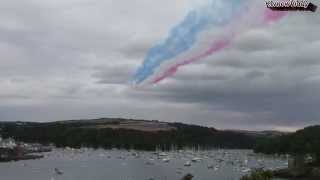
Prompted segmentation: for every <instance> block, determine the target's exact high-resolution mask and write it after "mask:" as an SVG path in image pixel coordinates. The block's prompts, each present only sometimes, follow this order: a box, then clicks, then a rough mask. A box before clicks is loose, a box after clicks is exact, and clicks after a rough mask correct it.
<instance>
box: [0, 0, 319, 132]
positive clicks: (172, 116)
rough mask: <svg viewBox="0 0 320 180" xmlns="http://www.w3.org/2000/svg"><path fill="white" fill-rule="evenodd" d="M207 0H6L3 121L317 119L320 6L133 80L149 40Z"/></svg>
mask: <svg viewBox="0 0 320 180" xmlns="http://www.w3.org/2000/svg"><path fill="white" fill-rule="evenodd" d="M201 1H202V2H203V1H205V0H199V1H196V0H152V1H151V0H104V1H101V0H68V1H66V0H1V2H0V62H1V64H0V121H16V120H20V121H41V122H46V121H55V120H65V119H84V118H100V117H124V118H139V119H157V120H163V121H170V122H172V121H179V122H185V123H193V124H200V125H208V126H213V127H216V128H220V129H236V128H240V129H258V130H260V129H275V130H292V129H296V128H301V127H303V126H307V125H312V124H320V110H319V107H320V58H319V55H320V34H319V33H320V15H319V11H318V12H316V13H305V12H294V13H292V14H291V15H290V16H288V17H286V18H284V19H282V20H281V21H280V22H277V23H275V24H273V25H271V26H270V27H267V28H266V27H265V28H261V29H253V30H251V31H249V32H247V33H245V34H242V35H241V36H239V37H238V38H237V39H236V40H235V41H234V42H233V43H232V45H231V47H229V48H228V49H227V50H225V51H223V52H221V53H219V54H216V55H214V56H211V57H209V58H206V59H204V60H203V61H201V62H198V63H195V64H192V65H189V66H185V67H183V68H181V69H180V71H179V72H178V73H177V74H176V75H175V76H173V77H171V78H170V79H167V80H165V81H162V82H161V83H160V84H158V85H156V86H145V87H140V88H133V87H130V86H129V85H128V81H129V80H130V78H131V77H132V75H133V73H134V72H135V70H136V69H137V68H138V67H139V65H140V64H141V63H142V61H143V59H144V57H145V54H146V52H147V51H148V49H149V48H150V47H152V46H153V45H154V44H155V43H156V42H157V41H158V40H160V39H162V38H163V37H165V36H166V35H167V33H168V32H169V30H170V28H171V27H173V26H174V25H175V24H177V23H178V22H179V21H181V20H182V19H183V18H184V16H185V15H186V14H187V12H188V11H189V10H190V9H192V7H194V6H197V5H198V4H199V3H202V2H201ZM316 2H317V1H316Z"/></svg>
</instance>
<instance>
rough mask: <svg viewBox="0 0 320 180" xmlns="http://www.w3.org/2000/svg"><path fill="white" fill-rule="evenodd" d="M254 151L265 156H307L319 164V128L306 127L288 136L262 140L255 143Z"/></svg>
mask: <svg viewBox="0 0 320 180" xmlns="http://www.w3.org/2000/svg"><path fill="white" fill-rule="evenodd" d="M255 151H256V152H262V153H267V154H292V155H305V154H309V155H313V156H314V157H315V158H317V159H318V160H317V161H318V162H320V161H319V158H320V126H311V127H307V128H304V129H302V130H299V131H297V132H295V133H292V134H288V135H282V136H278V137H274V138H264V139H263V140H261V141H259V142H258V143H257V145H256V147H255Z"/></svg>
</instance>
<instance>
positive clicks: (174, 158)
mask: <svg viewBox="0 0 320 180" xmlns="http://www.w3.org/2000/svg"><path fill="white" fill-rule="evenodd" d="M44 155H45V157H44V158H43V159H39V160H27V161H18V162H8V163H0V176H1V177H0V179H1V180H21V179H28V180H180V179H181V178H182V177H183V176H184V175H185V174H187V173H191V174H193V175H194V180H238V179H239V178H240V177H241V176H243V175H244V174H246V173H249V172H250V171H251V170H253V169H255V168H265V169H277V168H283V167H286V166H287V159H286V158H279V157H271V156H263V155H257V154H254V153H253V152H252V151H250V150H211V151H191V150H185V151H171V152H142V151H125V150H102V149H98V150H93V149H79V150H76V149H71V148H65V149H53V151H52V152H49V153H45V154H44Z"/></svg>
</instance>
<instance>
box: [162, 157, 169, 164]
mask: <svg viewBox="0 0 320 180" xmlns="http://www.w3.org/2000/svg"><path fill="white" fill-rule="evenodd" d="M162 161H163V162H166V163H168V162H170V158H164V159H162Z"/></svg>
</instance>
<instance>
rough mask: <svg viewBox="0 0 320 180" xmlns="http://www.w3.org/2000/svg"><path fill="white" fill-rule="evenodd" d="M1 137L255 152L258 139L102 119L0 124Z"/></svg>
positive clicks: (194, 128)
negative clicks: (231, 149) (237, 149)
mask: <svg viewBox="0 0 320 180" xmlns="http://www.w3.org/2000/svg"><path fill="white" fill-rule="evenodd" d="M0 134H1V136H3V137H13V138H15V139H17V140H20V141H25V142H40V143H44V144H47V143H54V144H55V145H57V146H70V147H75V148H79V147H84V146H85V147H94V148H98V147H101V148H106V149H108V148H121V149H140V150H155V149H157V148H158V149H165V150H169V149H172V148H175V149H181V148H185V147H189V148H194V147H196V148H242V149H243V148H245V149H247V148H253V146H254V144H255V142H256V139H257V137H255V136H252V134H250V133H248V132H240V131H239V132H237V131H220V130H217V129H215V128H209V127H202V126H197V125H187V124H182V123H167V122H160V121H145V120H133V119H114V118H102V119H92V120H69V121H57V122H49V123H35V122H0Z"/></svg>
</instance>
